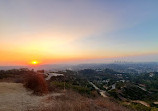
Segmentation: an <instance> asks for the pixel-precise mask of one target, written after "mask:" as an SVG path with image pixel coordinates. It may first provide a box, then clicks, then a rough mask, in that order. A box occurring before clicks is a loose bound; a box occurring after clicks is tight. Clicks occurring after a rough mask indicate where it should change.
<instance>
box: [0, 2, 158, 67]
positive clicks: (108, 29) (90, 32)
mask: <svg viewBox="0 0 158 111" xmlns="http://www.w3.org/2000/svg"><path fill="white" fill-rule="evenodd" d="M34 60H37V61H38V62H39V63H41V64H53V63H86V62H88V63H91V62H92V63H106V62H109V61H114V60H126V61H134V62H140V61H141V62H142V61H143V62H148V61H155V62H158V0H0V65H27V64H30V63H31V62H32V61H34Z"/></svg>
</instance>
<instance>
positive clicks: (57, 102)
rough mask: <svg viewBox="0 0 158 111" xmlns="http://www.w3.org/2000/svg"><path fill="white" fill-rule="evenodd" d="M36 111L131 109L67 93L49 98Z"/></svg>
mask: <svg viewBox="0 0 158 111" xmlns="http://www.w3.org/2000/svg"><path fill="white" fill-rule="evenodd" d="M45 102H49V103H50V104H49V105H48V106H44V105H40V106H41V107H40V108H39V109H38V110H36V111H130V110H129V109H127V108H125V107H123V106H121V105H119V104H117V103H115V102H112V101H110V100H109V99H105V98H101V97H100V98H96V99H91V98H87V97H84V96H81V95H80V94H78V93H75V92H73V91H67V92H66V93H65V94H64V95H62V96H57V97H49V98H47V99H46V101H45Z"/></svg>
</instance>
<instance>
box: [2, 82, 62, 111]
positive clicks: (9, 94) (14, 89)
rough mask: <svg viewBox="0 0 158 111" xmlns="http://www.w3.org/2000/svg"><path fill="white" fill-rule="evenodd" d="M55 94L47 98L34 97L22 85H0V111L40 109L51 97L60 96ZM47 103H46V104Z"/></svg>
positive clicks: (3, 83)
mask: <svg viewBox="0 0 158 111" xmlns="http://www.w3.org/2000/svg"><path fill="white" fill-rule="evenodd" d="M60 95H61V94H60V93H54V94H50V95H46V96H34V95H32V94H31V92H30V91H27V90H26V89H25V88H24V87H23V85H22V84H21V83H5V82H1V83H0V111H26V110H28V109H29V111H30V110H31V109H35V108H39V105H40V104H41V103H42V102H44V101H45V99H47V98H48V97H49V96H60ZM44 103H45V102H44Z"/></svg>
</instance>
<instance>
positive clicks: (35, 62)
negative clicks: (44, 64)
mask: <svg viewBox="0 0 158 111" xmlns="http://www.w3.org/2000/svg"><path fill="white" fill-rule="evenodd" d="M38 63H39V62H38V61H35V60H34V61H32V62H31V64H33V65H37V64H38Z"/></svg>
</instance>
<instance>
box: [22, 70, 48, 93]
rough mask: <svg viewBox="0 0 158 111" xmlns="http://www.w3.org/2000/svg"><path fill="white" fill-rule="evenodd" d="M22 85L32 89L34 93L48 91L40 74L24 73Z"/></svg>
mask: <svg viewBox="0 0 158 111" xmlns="http://www.w3.org/2000/svg"><path fill="white" fill-rule="evenodd" d="M24 86H25V87H26V88H28V89H31V90H33V93H34V94H38V95H42V94H46V93H48V88H47V83H46V81H45V79H44V77H43V75H41V74H36V73H32V74H26V77H25V83H24Z"/></svg>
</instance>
